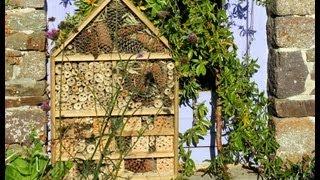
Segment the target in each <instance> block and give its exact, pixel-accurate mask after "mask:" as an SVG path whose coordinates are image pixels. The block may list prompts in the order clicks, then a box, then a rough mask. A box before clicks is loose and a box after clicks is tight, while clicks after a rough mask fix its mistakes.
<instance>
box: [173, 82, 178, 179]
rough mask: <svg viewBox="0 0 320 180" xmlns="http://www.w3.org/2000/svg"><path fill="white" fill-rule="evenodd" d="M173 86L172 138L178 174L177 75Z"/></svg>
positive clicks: (175, 172)
mask: <svg viewBox="0 0 320 180" xmlns="http://www.w3.org/2000/svg"><path fill="white" fill-rule="evenodd" d="M175 82H176V84H175V88H174V95H175V98H174V114H175V116H174V117H175V120H174V138H173V149H174V154H175V156H174V174H175V175H177V174H178V165H179V159H178V148H179V147H178V143H179V142H178V140H179V83H178V80H177V77H175Z"/></svg>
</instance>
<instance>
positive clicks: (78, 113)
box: [55, 107, 174, 118]
mask: <svg viewBox="0 0 320 180" xmlns="http://www.w3.org/2000/svg"><path fill="white" fill-rule="evenodd" d="M122 114H123V110H120V109H115V110H114V111H113V112H112V114H111V116H122ZM171 114H172V115H173V114H174V108H173V107H171V108H162V110H159V108H144V109H139V110H127V111H126V112H125V113H124V115H125V116H138V115H171ZM91 116H106V113H105V111H104V110H103V109H97V111H96V110H94V109H93V110H71V111H61V117H91ZM55 117H56V118H58V117H60V112H57V113H56V114H55Z"/></svg>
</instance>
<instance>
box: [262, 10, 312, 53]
mask: <svg viewBox="0 0 320 180" xmlns="http://www.w3.org/2000/svg"><path fill="white" fill-rule="evenodd" d="M314 25H315V19H314V18H311V17H293V16H290V17H276V18H270V17H269V18H268V22H267V34H268V41H269V44H270V45H271V46H272V47H273V48H277V47H297V48H310V47H312V46H314V44H315V38H314V32H315V27H314Z"/></svg>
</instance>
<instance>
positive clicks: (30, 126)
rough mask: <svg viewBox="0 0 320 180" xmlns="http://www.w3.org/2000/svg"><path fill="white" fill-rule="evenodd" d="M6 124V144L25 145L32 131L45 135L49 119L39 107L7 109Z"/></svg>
mask: <svg viewBox="0 0 320 180" xmlns="http://www.w3.org/2000/svg"><path fill="white" fill-rule="evenodd" d="M5 122H6V124H5V126H6V130H5V143H8V144H11V143H23V142H27V141H28V136H29V135H30V132H31V131H32V130H35V131H36V132H37V134H39V135H40V136H41V135H42V136H44V135H45V125H46V123H47V117H46V113H45V112H44V111H42V110H41V109H40V108H39V107H29V106H24V107H20V108H7V109H6V112H5Z"/></svg>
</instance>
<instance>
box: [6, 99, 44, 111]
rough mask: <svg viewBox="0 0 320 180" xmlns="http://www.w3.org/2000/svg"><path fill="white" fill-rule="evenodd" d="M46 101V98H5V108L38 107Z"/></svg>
mask: <svg viewBox="0 0 320 180" xmlns="http://www.w3.org/2000/svg"><path fill="white" fill-rule="evenodd" d="M47 99H48V98H47V96H24V97H6V99H5V108H12V107H20V106H39V105H40V104H41V103H42V102H44V101H45V100H47Z"/></svg>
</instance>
